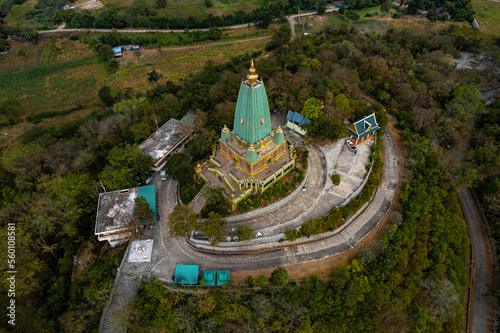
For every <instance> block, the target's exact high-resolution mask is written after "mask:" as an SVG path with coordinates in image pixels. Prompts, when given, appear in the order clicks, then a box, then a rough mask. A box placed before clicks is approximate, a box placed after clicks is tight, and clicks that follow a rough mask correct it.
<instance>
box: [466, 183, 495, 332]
mask: <svg viewBox="0 0 500 333" xmlns="http://www.w3.org/2000/svg"><path fill="white" fill-rule="evenodd" d="M458 198H459V200H460V206H461V207H462V211H463V213H464V217H465V220H466V221H467V226H468V229H469V233H470V238H471V243H472V248H473V258H472V265H473V267H474V268H475V269H473V270H472V272H473V274H472V276H471V288H472V291H473V297H472V299H473V302H472V304H473V306H472V311H471V313H470V314H469V315H471V314H472V329H471V332H473V333H476V332H478V333H479V332H488V324H489V323H490V322H491V321H492V319H493V316H492V313H491V311H490V306H489V304H488V296H487V294H488V268H489V264H488V249H487V247H488V246H489V243H488V244H487V242H486V241H485V237H484V232H483V227H484V224H483V222H482V218H481V215H480V214H479V212H478V209H477V207H476V203H475V202H474V199H473V198H472V195H471V193H470V190H469V189H465V188H463V189H461V190H460V192H459V193H458ZM482 224H483V226H482ZM474 273H475V274H474ZM469 302H470V300H469Z"/></svg>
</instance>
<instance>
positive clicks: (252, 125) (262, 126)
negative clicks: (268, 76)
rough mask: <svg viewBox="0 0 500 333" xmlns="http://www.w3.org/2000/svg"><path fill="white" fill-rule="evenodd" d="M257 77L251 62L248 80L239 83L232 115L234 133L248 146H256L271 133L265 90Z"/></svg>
mask: <svg viewBox="0 0 500 333" xmlns="http://www.w3.org/2000/svg"><path fill="white" fill-rule="evenodd" d="M257 77H258V75H257V74H256V71H255V68H254V67H253V61H252V66H251V67H250V70H249V75H248V79H247V80H245V81H244V82H242V83H241V86H240V92H239V94H238V102H237V103H236V111H235V114H234V133H235V134H236V135H237V136H238V137H239V138H241V139H242V140H243V141H245V142H247V143H249V144H250V143H253V144H256V143H257V142H259V141H261V140H262V139H264V138H265V137H266V136H268V135H269V134H271V132H272V130H271V114H270V112H269V102H268V100H267V94H266V89H265V87H264V83H262V82H261V81H259V80H257Z"/></svg>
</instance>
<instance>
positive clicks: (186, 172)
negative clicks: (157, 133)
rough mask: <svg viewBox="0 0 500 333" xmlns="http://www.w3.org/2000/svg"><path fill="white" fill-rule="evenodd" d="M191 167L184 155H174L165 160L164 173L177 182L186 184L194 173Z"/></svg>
mask: <svg viewBox="0 0 500 333" xmlns="http://www.w3.org/2000/svg"><path fill="white" fill-rule="evenodd" d="M193 170H194V169H193V167H192V165H191V164H190V163H189V159H188V158H187V157H186V155H185V154H179V153H175V154H172V155H171V156H170V157H168V158H167V162H166V163H165V172H166V173H167V174H168V175H169V176H170V177H172V178H173V179H175V180H177V181H179V182H181V183H182V182H187V181H188V180H189V179H190V178H191V175H192V174H193V173H194V171H193Z"/></svg>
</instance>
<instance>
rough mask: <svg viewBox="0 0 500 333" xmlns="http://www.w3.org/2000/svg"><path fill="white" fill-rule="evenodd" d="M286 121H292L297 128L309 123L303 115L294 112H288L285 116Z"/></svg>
mask: <svg viewBox="0 0 500 333" xmlns="http://www.w3.org/2000/svg"><path fill="white" fill-rule="evenodd" d="M286 120H287V121H292V122H294V123H296V124H297V125H299V126H302V125H305V124H308V123H309V119H307V118H306V117H304V116H303V115H301V114H300V113H298V112H295V111H288V114H287V116H286Z"/></svg>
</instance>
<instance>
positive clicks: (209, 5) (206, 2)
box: [203, 0, 214, 8]
mask: <svg viewBox="0 0 500 333" xmlns="http://www.w3.org/2000/svg"><path fill="white" fill-rule="evenodd" d="M203 1H204V3H205V6H206V7H207V8H210V7H212V6H213V5H214V3H213V2H212V1H211V0H203Z"/></svg>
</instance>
